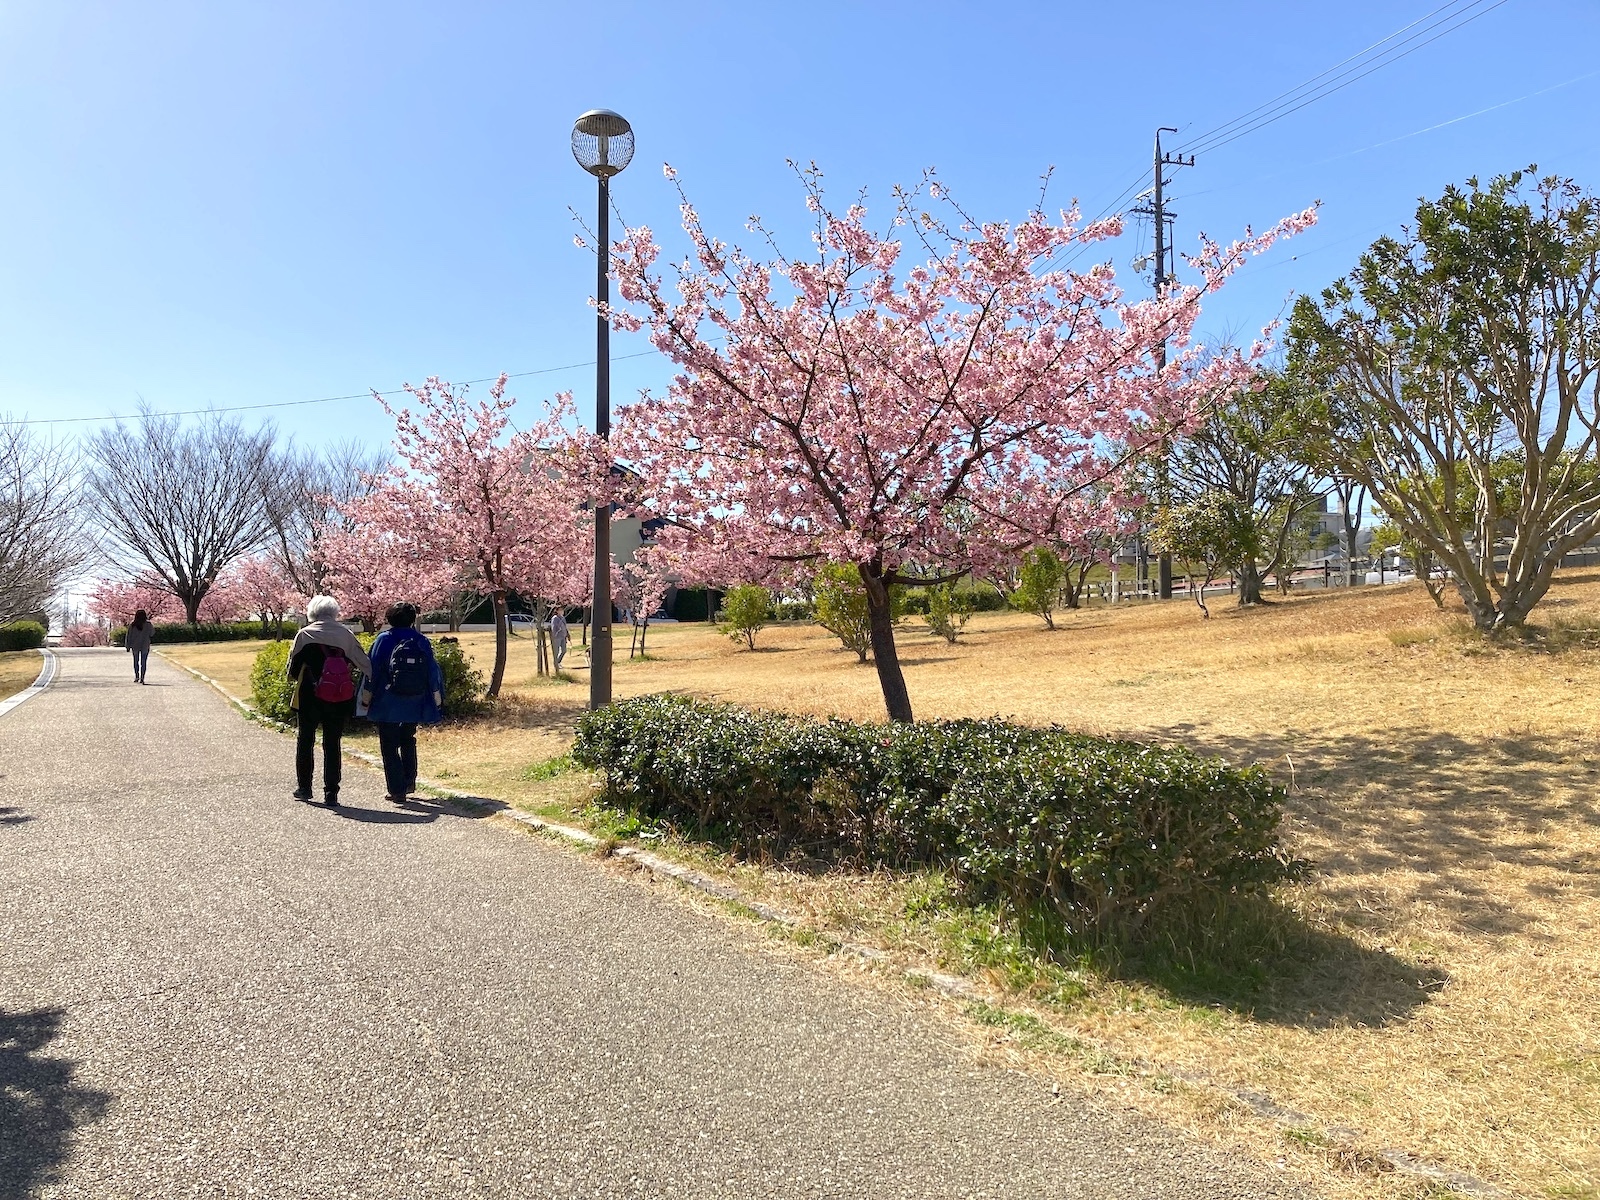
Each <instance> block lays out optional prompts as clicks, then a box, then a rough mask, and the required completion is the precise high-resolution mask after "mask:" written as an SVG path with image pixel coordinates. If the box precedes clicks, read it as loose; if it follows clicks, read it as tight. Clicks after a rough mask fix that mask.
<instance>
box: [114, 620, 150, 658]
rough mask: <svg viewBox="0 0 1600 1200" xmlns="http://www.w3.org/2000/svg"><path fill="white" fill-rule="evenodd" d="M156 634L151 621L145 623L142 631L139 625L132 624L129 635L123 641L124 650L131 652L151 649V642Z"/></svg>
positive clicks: (129, 627)
mask: <svg viewBox="0 0 1600 1200" xmlns="http://www.w3.org/2000/svg"><path fill="white" fill-rule="evenodd" d="M155 632H156V627H155V626H154V625H153V624H151V623H150V622H149V621H146V622H145V623H144V628H143V629H140V628H139V627H138V626H137V625H133V624H130V625H129V626H128V632H127V634H126V635H124V637H123V639H122V646H123V649H125V650H129V651H132V650H148V649H150V642H151V639H152V638H154V637H155Z"/></svg>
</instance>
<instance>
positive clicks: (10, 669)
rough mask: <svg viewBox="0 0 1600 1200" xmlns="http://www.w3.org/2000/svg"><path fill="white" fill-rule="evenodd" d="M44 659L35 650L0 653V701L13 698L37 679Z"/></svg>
mask: <svg viewBox="0 0 1600 1200" xmlns="http://www.w3.org/2000/svg"><path fill="white" fill-rule="evenodd" d="M42 666H44V659H42V658H40V657H39V652H38V651H37V650H5V651H0V700H4V699H6V698H7V697H9V696H15V695H16V694H17V693H18V692H20V691H21V690H22V689H23V688H25V687H28V686H29V685H30V684H32V683H33V681H34V680H35V679H37V678H39V668H40V667H42Z"/></svg>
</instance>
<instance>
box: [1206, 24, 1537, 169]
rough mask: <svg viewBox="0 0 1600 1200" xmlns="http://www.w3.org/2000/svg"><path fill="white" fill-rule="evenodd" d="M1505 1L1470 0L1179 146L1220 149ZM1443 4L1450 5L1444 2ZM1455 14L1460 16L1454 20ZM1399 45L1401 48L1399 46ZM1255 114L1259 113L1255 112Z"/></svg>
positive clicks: (1389, 63) (1462, 25)
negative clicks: (1377, 51) (1382, 47)
mask: <svg viewBox="0 0 1600 1200" xmlns="http://www.w3.org/2000/svg"><path fill="white" fill-rule="evenodd" d="M1508 2H1509V0H1492V2H1491V3H1488V4H1487V7H1479V6H1480V5H1483V4H1485V3H1486V0H1471V3H1469V4H1468V6H1467V7H1466V8H1463V9H1458V10H1457V11H1455V12H1452V13H1450V14H1449V15H1448V16H1446V17H1444V18H1443V19H1441V20H1439V21H1436V22H1434V23H1433V24H1432V25H1427V26H1425V27H1423V28H1421V29H1418V30H1417V31H1416V32H1415V33H1413V34H1412V35H1411V36H1410V37H1408V38H1404V39H1402V40H1401V41H1400V42H1398V43H1396V44H1395V45H1393V46H1391V47H1390V48H1389V49H1387V50H1385V51H1383V52H1382V53H1381V54H1378V55H1375V56H1373V57H1372V58H1370V59H1365V60H1363V61H1361V62H1358V63H1356V65H1354V66H1351V67H1347V68H1346V69H1345V70H1343V71H1339V72H1338V73H1337V74H1335V75H1333V76H1332V78H1329V79H1327V80H1326V81H1325V82H1323V83H1317V82H1316V81H1317V80H1319V79H1323V77H1324V76H1327V75H1328V73H1329V71H1334V70H1337V68H1336V67H1330V68H1329V69H1328V71H1324V72H1322V74H1321V75H1317V76H1313V78H1312V79H1310V80H1307V81H1306V83H1303V84H1301V85H1300V86H1299V87H1297V88H1291V89H1290V90H1289V91H1288V92H1285V93H1282V94H1281V95H1280V96H1279V97H1278V98H1276V100H1274V101H1268V102H1267V104H1265V105H1258V106H1257V107H1256V108H1254V109H1252V110H1251V111H1250V113H1247V114H1245V115H1244V116H1241V117H1235V118H1234V119H1233V120H1232V121H1229V122H1226V123H1225V124H1223V125H1219V126H1218V127H1217V128H1216V129H1214V130H1212V131H1211V132H1210V133H1207V134H1202V135H1201V136H1200V137H1198V138H1195V139H1193V140H1191V141H1189V142H1187V143H1185V144H1184V146H1183V148H1182V149H1183V152H1184V153H1187V154H1203V153H1209V152H1210V151H1213V150H1220V149H1221V148H1222V147H1224V146H1227V145H1230V144H1231V143H1233V142H1236V141H1238V140H1239V139H1240V138H1242V137H1245V136H1247V135H1249V134H1252V133H1255V132H1256V131H1258V130H1261V129H1265V128H1266V127H1267V126H1268V125H1272V124H1275V123H1276V122H1278V121H1281V120H1283V118H1285V117H1287V116H1290V115H1291V114H1293V113H1297V112H1299V111H1300V110H1301V109H1302V108H1306V107H1308V106H1309V105H1312V104H1315V103H1316V102H1317V101H1318V100H1324V99H1326V98H1327V97H1329V96H1331V95H1333V94H1334V93H1335V92H1340V91H1343V90H1344V89H1345V88H1347V87H1349V86H1350V85H1351V84H1353V83H1356V82H1358V81H1360V80H1362V79H1365V78H1366V77H1367V76H1368V75H1371V74H1372V73H1373V72H1375V71H1380V70H1382V69H1383V68H1384V67H1387V66H1392V65H1393V64H1394V63H1397V62H1399V61H1400V60H1401V59H1402V58H1406V57H1408V56H1409V55H1412V54H1415V53H1416V52H1417V51H1418V50H1421V49H1422V48H1423V47H1424V46H1430V45H1432V44H1433V43H1434V42H1436V41H1438V40H1439V39H1440V38H1442V37H1444V36H1446V35H1447V34H1451V33H1454V32H1455V31H1456V30H1458V29H1461V28H1463V27H1464V26H1467V25H1470V24H1472V22H1474V21H1476V20H1478V18H1480V17H1484V16H1487V15H1488V14H1489V13H1491V12H1493V11H1494V10H1495V9H1497V8H1500V7H1501V6H1502V5H1504V4H1507V3H1508ZM1445 7H1450V6H1449V5H1446V6H1445ZM1473 9H1476V11H1471V10H1473ZM1434 11H1435V12H1438V11H1441V10H1439V9H1435V10H1434ZM1463 14H1466V15H1463ZM1431 15H1432V14H1430V16H1431ZM1458 17H1459V18H1461V19H1460V20H1457V18H1458ZM1427 19H1428V18H1427V17H1424V18H1422V20H1424V21H1426V20H1427ZM1451 21H1455V24H1453V25H1452V24H1450V22H1451ZM1416 24H1418V22H1412V25H1416ZM1441 26H1445V28H1440V27H1441ZM1411 27H1412V26H1409V25H1408V26H1406V28H1407V29H1409V28H1411ZM1435 30H1437V32H1434V31H1435ZM1401 32H1404V30H1397V31H1396V33H1395V34H1390V35H1389V37H1390V38H1393V37H1395V36H1397V35H1398V34H1399V33H1401ZM1427 33H1432V34H1433V36H1432V37H1428V38H1426V39H1424V40H1422V41H1417V40H1416V39H1418V38H1420V37H1422V35H1423V34H1427ZM1388 40H1389V38H1386V39H1384V41H1388ZM1410 43H1415V44H1410ZM1382 44H1383V42H1376V43H1374V46H1378V45H1382ZM1402 47H1404V48H1403V49H1402ZM1371 48H1372V47H1369V48H1368V49H1371ZM1365 53H1366V51H1363V52H1362V54H1365ZM1355 57H1356V58H1361V55H1356V56H1355ZM1345 61H1346V62H1349V61H1350V60H1349V59H1347V60H1345ZM1307 88H1310V89H1311V90H1310V91H1309V92H1307V90H1306V89H1307ZM1255 114H1259V115H1258V116H1257V115H1255Z"/></svg>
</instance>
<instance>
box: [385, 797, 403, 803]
mask: <svg viewBox="0 0 1600 1200" xmlns="http://www.w3.org/2000/svg"><path fill="white" fill-rule="evenodd" d="M384 799H385V800H387V801H388V802H389V803H390V804H404V803H405V802H406V798H405V797H404V796H385V797H384Z"/></svg>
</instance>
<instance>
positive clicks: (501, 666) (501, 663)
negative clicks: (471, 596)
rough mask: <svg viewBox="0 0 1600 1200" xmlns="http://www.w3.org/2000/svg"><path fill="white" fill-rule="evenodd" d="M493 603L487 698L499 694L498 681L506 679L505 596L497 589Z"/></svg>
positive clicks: (506, 622)
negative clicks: (490, 659)
mask: <svg viewBox="0 0 1600 1200" xmlns="http://www.w3.org/2000/svg"><path fill="white" fill-rule="evenodd" d="M490 598H491V599H492V600H493V601H494V673H493V674H492V675H490V676H489V698H490V699H491V700H492V699H494V698H495V697H496V696H498V695H499V694H500V681H501V680H503V679H504V678H505V677H506V635H507V633H508V632H509V631H510V624H511V623H510V621H509V620H507V613H506V594H505V592H504V591H503V590H501V589H499V588H497V589H495V591H494V592H493V593H492V594H491V597H490Z"/></svg>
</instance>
